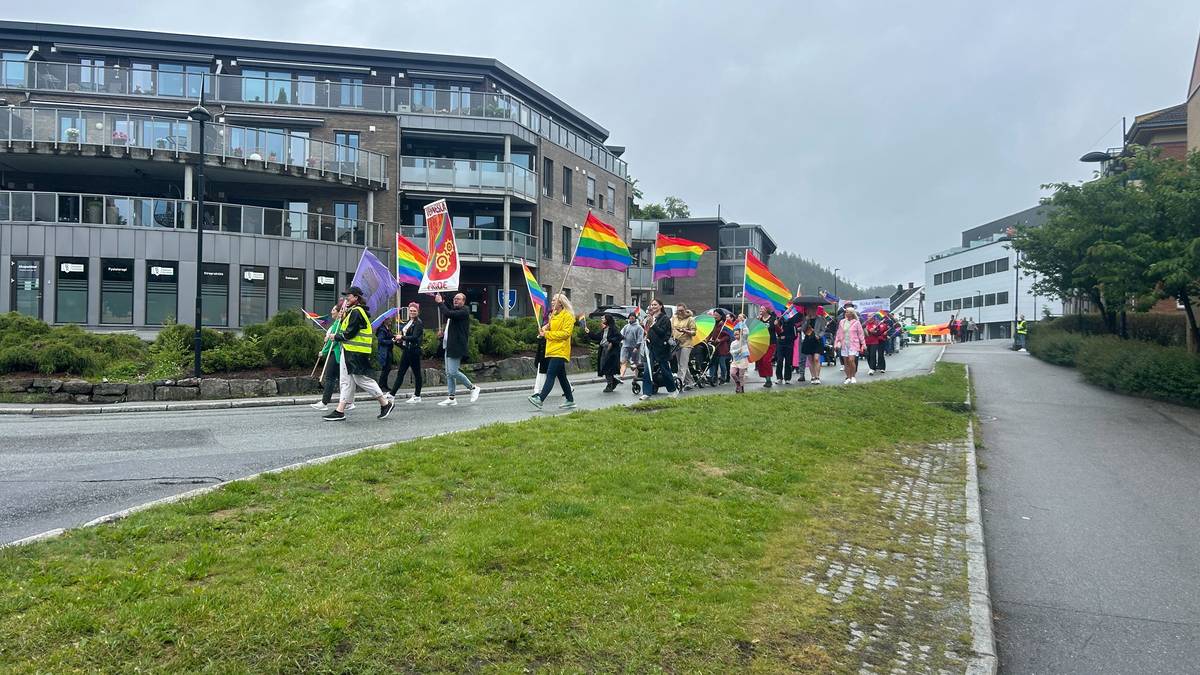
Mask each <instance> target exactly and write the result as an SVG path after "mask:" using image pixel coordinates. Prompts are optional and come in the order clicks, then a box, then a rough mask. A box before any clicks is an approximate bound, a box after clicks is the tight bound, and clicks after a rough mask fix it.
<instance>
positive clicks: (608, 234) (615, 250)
mask: <svg viewBox="0 0 1200 675" xmlns="http://www.w3.org/2000/svg"><path fill="white" fill-rule="evenodd" d="M632 262H633V258H632V257H630V255H629V247H628V246H626V245H625V242H623V241H621V238H620V237H618V236H617V231H616V230H614V229H613V228H612V226H611V225H608V224H607V223H605V222H604V221H602V220H600V219H599V218H597V217H596V216H594V215H592V213H591V211H589V212H588V215H587V221H586V222H584V224H583V232H580V233H579V244H578V246H576V247H575V258H574V260H573V261H572V262H571V264H572V265H576V266H578V267H593V268H595V269H600V270H616V271H618V272H624V271H625V270H626V269H628V268H629V265H630V264H631V263H632Z"/></svg>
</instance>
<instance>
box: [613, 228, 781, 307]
mask: <svg viewBox="0 0 1200 675" xmlns="http://www.w3.org/2000/svg"><path fill="white" fill-rule="evenodd" d="M629 225H630V231H631V235H630V236H631V239H630V243H629V248H630V252H631V253H632V254H633V261H634V263H633V266H632V267H630V268H629V281H630V289H631V292H632V298H633V303H634V304H638V305H641V306H645V305H646V304H647V303H648V302H650V293H651V291H652V290H653V291H654V295H655V297H657V298H658V299H660V300H662V302H663V303H664V304H668V305H676V304H679V303H684V304H686V305H688V306H689V307H691V308H692V309H693V310H695V311H700V312H702V311H704V310H706V309H709V308H711V307H717V306H720V307H725V308H727V309H738V308H740V307H741V303H742V277H743V275H744V273H745V272H744V270H745V264H744V260H745V255H746V251H747V250H750V251H753V252H754V254H755V255H756V256H758V257H759V259H760V260H762V261H763V262H767V263H768V264H769V261H770V257H771V255H772V254H773V253H774V252H775V248H776V247H775V240H773V239H772V238H771V236H770V235H769V234H767V231H766V229H765V228H763V226H761V225H755V224H749V223H734V222H729V221H727V220H725V219H724V218H721V217H717V218H676V219H671V220H657V221H656V220H634V221H630V224H629ZM659 232H662V233H663V234H666V235H669V236H672V237H683V238H685V239H690V240H692V241H698V242H700V243H702V244H705V245H706V246H708V247H709V249H710V250H709V251H708V252H706V253H705V254H704V255H703V256H701V258H700V265H699V268H698V269H697V272H696V276H694V277H684V278H680V279H661V280H659V282H658V285H657V288H655V287H654V284H653V277H652V267H653V264H654V242H655V239H656V238H657V237H658V233H659Z"/></svg>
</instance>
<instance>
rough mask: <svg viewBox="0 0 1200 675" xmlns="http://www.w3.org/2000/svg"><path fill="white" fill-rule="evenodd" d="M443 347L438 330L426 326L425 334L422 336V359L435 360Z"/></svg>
mask: <svg viewBox="0 0 1200 675" xmlns="http://www.w3.org/2000/svg"><path fill="white" fill-rule="evenodd" d="M441 346H442V339H441V338H439V337H438V334H437V328H430V327H429V326H426V327H425V332H424V333H423V334H422V335H421V357H422V358H426V359H432V358H435V357H436V356H437V353H438V349H439V348H441Z"/></svg>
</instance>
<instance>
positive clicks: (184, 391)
mask: <svg viewBox="0 0 1200 675" xmlns="http://www.w3.org/2000/svg"><path fill="white" fill-rule="evenodd" d="M199 396H200V388H199V387H155V388H154V400H155V401H194V400H196V398H198V397H199Z"/></svg>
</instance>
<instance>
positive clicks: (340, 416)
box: [321, 410, 346, 422]
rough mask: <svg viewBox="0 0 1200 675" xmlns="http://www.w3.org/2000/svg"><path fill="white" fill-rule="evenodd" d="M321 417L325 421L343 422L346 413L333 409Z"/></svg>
mask: <svg viewBox="0 0 1200 675" xmlns="http://www.w3.org/2000/svg"><path fill="white" fill-rule="evenodd" d="M321 419H323V420H325V421H326V422H344V421H345V420H346V413H344V412H338V411H336V410H334V411H332V412H330V413H329V414H328V415H325V416H324V417H322V418H321Z"/></svg>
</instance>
